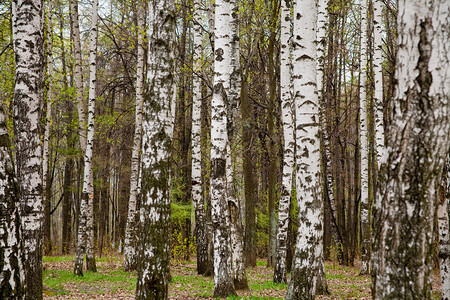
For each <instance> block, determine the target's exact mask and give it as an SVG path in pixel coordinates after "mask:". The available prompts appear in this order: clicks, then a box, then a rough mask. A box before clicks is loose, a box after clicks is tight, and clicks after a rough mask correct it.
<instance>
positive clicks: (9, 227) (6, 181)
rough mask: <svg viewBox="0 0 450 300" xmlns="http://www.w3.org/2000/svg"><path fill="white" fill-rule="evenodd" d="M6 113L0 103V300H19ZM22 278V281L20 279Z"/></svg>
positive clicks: (16, 196) (14, 186)
mask: <svg viewBox="0 0 450 300" xmlns="http://www.w3.org/2000/svg"><path fill="white" fill-rule="evenodd" d="M13 161H14V160H13V156H12V153H11V141H10V138H9V134H8V129H7V127H6V114H5V111H4V110H3V105H2V104H0V298H1V299H21V298H22V293H23V290H22V282H21V276H23V273H22V274H21V270H22V267H21V265H20V255H21V253H22V249H21V244H20V240H21V239H20V218H19V210H18V207H19V205H18V203H19V190H18V186H17V181H16V178H15V172H14V163H13ZM22 279H23V278H22Z"/></svg>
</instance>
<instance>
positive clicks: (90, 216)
mask: <svg viewBox="0 0 450 300" xmlns="http://www.w3.org/2000/svg"><path fill="white" fill-rule="evenodd" d="M91 23H92V24H91V26H92V27H91V35H90V51H89V103H88V128H87V139H86V152H85V155H84V174H83V192H82V197H81V205H80V216H79V226H78V244H77V253H76V260H75V268H74V273H75V275H78V276H82V275H83V255H84V253H86V269H87V270H89V271H96V268H95V254H94V245H93V238H94V235H93V232H94V186H93V170H92V149H93V145H94V130H95V128H94V120H95V118H94V117H95V116H94V112H95V98H96V90H95V89H96V73H97V65H96V59H97V35H98V34H97V24H98V0H94V2H93V7H92V20H91Z"/></svg>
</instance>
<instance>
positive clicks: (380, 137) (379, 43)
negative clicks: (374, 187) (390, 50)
mask: <svg viewBox="0 0 450 300" xmlns="http://www.w3.org/2000/svg"><path fill="white" fill-rule="evenodd" d="M373 18H374V25H373V73H374V80H375V86H374V97H373V104H374V114H375V148H376V153H377V164H378V167H379V166H380V164H381V158H382V157H383V156H384V151H385V147H384V122H383V40H382V38H383V28H382V26H383V1H382V0H373ZM375 178H376V177H375Z"/></svg>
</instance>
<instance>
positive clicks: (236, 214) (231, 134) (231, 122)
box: [226, 0, 248, 290]
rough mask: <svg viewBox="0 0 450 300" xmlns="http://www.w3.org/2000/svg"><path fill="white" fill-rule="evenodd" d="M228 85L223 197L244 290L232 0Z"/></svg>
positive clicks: (237, 79) (238, 279) (237, 82)
mask: <svg viewBox="0 0 450 300" xmlns="http://www.w3.org/2000/svg"><path fill="white" fill-rule="evenodd" d="M230 11H231V15H230V22H231V26H230V29H231V30H230V38H231V40H230V60H231V62H230V88H229V93H228V103H227V110H228V111H227V135H228V145H227V157H226V177H227V192H228V193H227V198H228V199H227V200H228V206H229V210H230V211H229V213H230V234H231V249H232V267H233V276H234V286H235V289H237V290H245V289H248V282H247V274H246V273H245V255H244V239H243V230H242V219H241V205H240V203H241V201H240V199H239V193H238V191H237V182H236V180H237V176H238V174H237V167H236V166H235V157H236V154H237V150H236V148H237V147H238V132H237V130H236V124H238V123H239V119H240V118H239V97H240V93H241V91H240V90H241V85H240V79H241V76H240V61H239V23H238V6H237V2H236V0H230Z"/></svg>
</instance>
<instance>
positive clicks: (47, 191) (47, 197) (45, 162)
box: [42, 1, 53, 255]
mask: <svg viewBox="0 0 450 300" xmlns="http://www.w3.org/2000/svg"><path fill="white" fill-rule="evenodd" d="M52 9H53V5H52V3H51V1H50V3H49V4H48V11H47V22H46V25H47V26H46V31H47V35H46V38H47V40H46V42H47V49H46V50H47V51H46V52H47V53H46V57H47V78H48V79H47V90H46V92H47V93H46V94H47V97H46V98H47V99H46V100H47V101H46V102H45V108H44V111H45V119H44V120H45V121H44V141H43V154H42V186H43V188H44V223H43V232H44V245H43V246H44V253H45V254H46V255H49V254H50V253H51V251H52V240H51V236H50V222H51V221H50V220H51V219H50V204H51V182H50V172H49V162H50V160H49V139H50V124H51V122H50V119H51V116H52V84H53V82H52V76H53V59H52V35H53V34H52V30H53V29H52Z"/></svg>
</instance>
